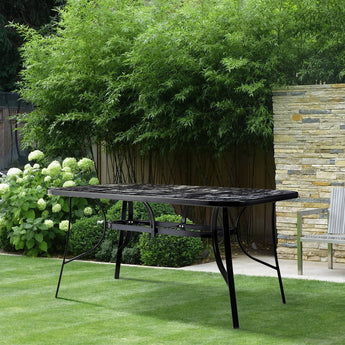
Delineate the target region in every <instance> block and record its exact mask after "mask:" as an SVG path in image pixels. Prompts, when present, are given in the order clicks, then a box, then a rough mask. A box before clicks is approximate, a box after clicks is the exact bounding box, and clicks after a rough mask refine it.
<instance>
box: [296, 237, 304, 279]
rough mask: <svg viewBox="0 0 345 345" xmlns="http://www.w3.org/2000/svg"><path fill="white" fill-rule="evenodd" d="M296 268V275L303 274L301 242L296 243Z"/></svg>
mask: <svg viewBox="0 0 345 345" xmlns="http://www.w3.org/2000/svg"><path fill="white" fill-rule="evenodd" d="M297 268H298V274H299V275H302V274H303V245H302V242H301V241H300V240H299V241H298V242H297Z"/></svg>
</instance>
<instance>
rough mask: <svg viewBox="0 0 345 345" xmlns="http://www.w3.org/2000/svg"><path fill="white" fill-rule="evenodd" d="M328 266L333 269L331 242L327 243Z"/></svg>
mask: <svg viewBox="0 0 345 345" xmlns="http://www.w3.org/2000/svg"><path fill="white" fill-rule="evenodd" d="M328 268H329V269H330V270H331V269H333V243H328Z"/></svg>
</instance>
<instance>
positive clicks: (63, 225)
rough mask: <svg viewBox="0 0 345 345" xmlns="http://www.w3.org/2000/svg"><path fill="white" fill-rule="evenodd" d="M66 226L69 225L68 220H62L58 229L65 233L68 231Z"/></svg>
mask: <svg viewBox="0 0 345 345" xmlns="http://www.w3.org/2000/svg"><path fill="white" fill-rule="evenodd" d="M68 225H69V221H68V220H62V221H61V222H60V224H59V229H60V230H62V231H66V232H67V231H68Z"/></svg>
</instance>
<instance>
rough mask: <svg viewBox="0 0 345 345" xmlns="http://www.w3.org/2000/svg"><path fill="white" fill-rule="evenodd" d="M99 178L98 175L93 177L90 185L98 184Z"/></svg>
mask: <svg viewBox="0 0 345 345" xmlns="http://www.w3.org/2000/svg"><path fill="white" fill-rule="evenodd" d="M98 184H99V179H98V178H97V177H91V178H90V181H89V185H98Z"/></svg>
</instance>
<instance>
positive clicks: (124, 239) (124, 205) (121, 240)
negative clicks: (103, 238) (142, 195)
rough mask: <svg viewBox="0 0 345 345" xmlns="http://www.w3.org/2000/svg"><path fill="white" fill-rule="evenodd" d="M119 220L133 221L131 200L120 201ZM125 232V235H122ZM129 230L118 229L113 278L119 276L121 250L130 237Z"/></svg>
mask: <svg viewBox="0 0 345 345" xmlns="http://www.w3.org/2000/svg"><path fill="white" fill-rule="evenodd" d="M127 205H128V216H127ZM121 220H122V221H126V220H127V221H128V222H132V221H133V202H132V201H128V203H127V201H123V202H122V211H121ZM125 233H126V237H124V235H125ZM131 234H132V233H131V232H128V231H126V232H125V231H120V235H119V244H118V247H117V254H116V264H115V276H114V278H115V279H119V278H120V268H121V263H122V251H123V249H124V248H125V247H126V246H127V244H128V243H129V240H130V238H131Z"/></svg>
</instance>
